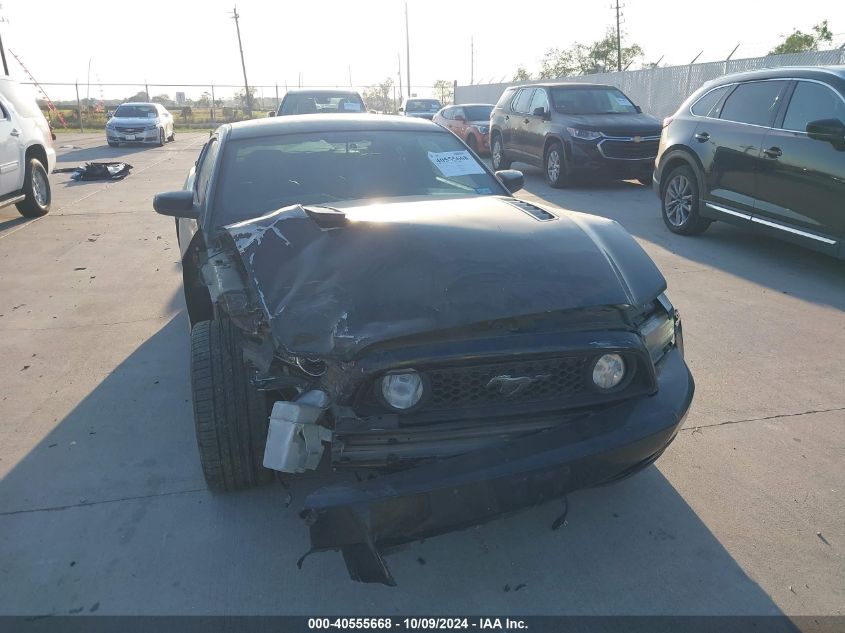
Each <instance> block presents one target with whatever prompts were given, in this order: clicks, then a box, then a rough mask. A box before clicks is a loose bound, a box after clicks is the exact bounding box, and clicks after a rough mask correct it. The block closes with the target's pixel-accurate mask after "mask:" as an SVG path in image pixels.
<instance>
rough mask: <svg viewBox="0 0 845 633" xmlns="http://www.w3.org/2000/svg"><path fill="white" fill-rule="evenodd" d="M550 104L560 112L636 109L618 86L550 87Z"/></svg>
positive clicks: (603, 111)
mask: <svg viewBox="0 0 845 633" xmlns="http://www.w3.org/2000/svg"><path fill="white" fill-rule="evenodd" d="M552 104H553V106H554V109H555V111H557V112H560V113H561V114H626V113H636V111H637V108H636V107H635V106H634V104H633V103H631V100H630V99H628V97H626V96H625V95H624V94H623V92H622V91H621V90H619V89H618V88H593V87H590V88H580V87H573V86H567V87H565V88H552Z"/></svg>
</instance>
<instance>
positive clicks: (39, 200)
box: [15, 158, 52, 218]
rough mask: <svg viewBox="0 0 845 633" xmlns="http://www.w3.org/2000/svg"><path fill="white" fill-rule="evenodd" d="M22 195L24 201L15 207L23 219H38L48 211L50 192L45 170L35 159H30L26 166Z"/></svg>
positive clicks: (50, 198)
mask: <svg viewBox="0 0 845 633" xmlns="http://www.w3.org/2000/svg"><path fill="white" fill-rule="evenodd" d="M23 193H24V194H25V195H26V199H25V200H24V201H23V202H18V203H17V204H16V205H15V206H16V207H17V208H18V213H20V214H21V215H22V216H24V217H25V218H39V217H41V216H42V215H47V213H48V212H49V211H50V201H51V200H52V192H51V190H50V179H49V178H48V177H47V170H46V169H44V165H42V164H41V161H40V160H38V159H37V158H31V159H30V160H29V162H28V163H27V164H26V171H25V172H24V178H23Z"/></svg>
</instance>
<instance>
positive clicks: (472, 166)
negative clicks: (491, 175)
mask: <svg viewBox="0 0 845 633" xmlns="http://www.w3.org/2000/svg"><path fill="white" fill-rule="evenodd" d="M428 160H430V161H431V162H432V163H434V166H435V167H437V169H439V170H440V173H441V174H443V175H444V176H467V175H469V174H483V173H484V169H483V168H482V167H481V165H479V164H478V162H477V161H476V160H475V159H474V158H473V157H472V156H471V155H470V153H469V152H467V151H466V150H458V151H454V152H429V153H428Z"/></svg>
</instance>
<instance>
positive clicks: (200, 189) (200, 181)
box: [194, 138, 218, 204]
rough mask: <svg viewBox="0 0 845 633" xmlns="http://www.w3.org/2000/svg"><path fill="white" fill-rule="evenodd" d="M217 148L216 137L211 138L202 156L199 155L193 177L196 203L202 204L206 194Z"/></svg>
mask: <svg viewBox="0 0 845 633" xmlns="http://www.w3.org/2000/svg"><path fill="white" fill-rule="evenodd" d="M217 149H218V143H217V139H216V138H212V139H211V140H210V141H209V142H208V145H207V146H206V148H205V151H204V152H203V154H202V156H200V162H199V165H197V173H196V176H195V177H194V193H195V196H196V200H197V204H203V203H204V202H205V197H206V195H208V183H209V181H210V180H211V172H212V170H213V169H214V161H215V159H216V158H217Z"/></svg>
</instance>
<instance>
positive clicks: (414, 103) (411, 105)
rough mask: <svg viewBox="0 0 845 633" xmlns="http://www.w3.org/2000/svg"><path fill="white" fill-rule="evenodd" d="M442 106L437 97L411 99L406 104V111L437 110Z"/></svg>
mask: <svg viewBox="0 0 845 633" xmlns="http://www.w3.org/2000/svg"><path fill="white" fill-rule="evenodd" d="M442 107H443V106H441V105H440V102H439V101H438V100H437V99H411V100H410V101H408V103H406V104H405V112H437V111H438V110H439V109H440V108H442Z"/></svg>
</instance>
